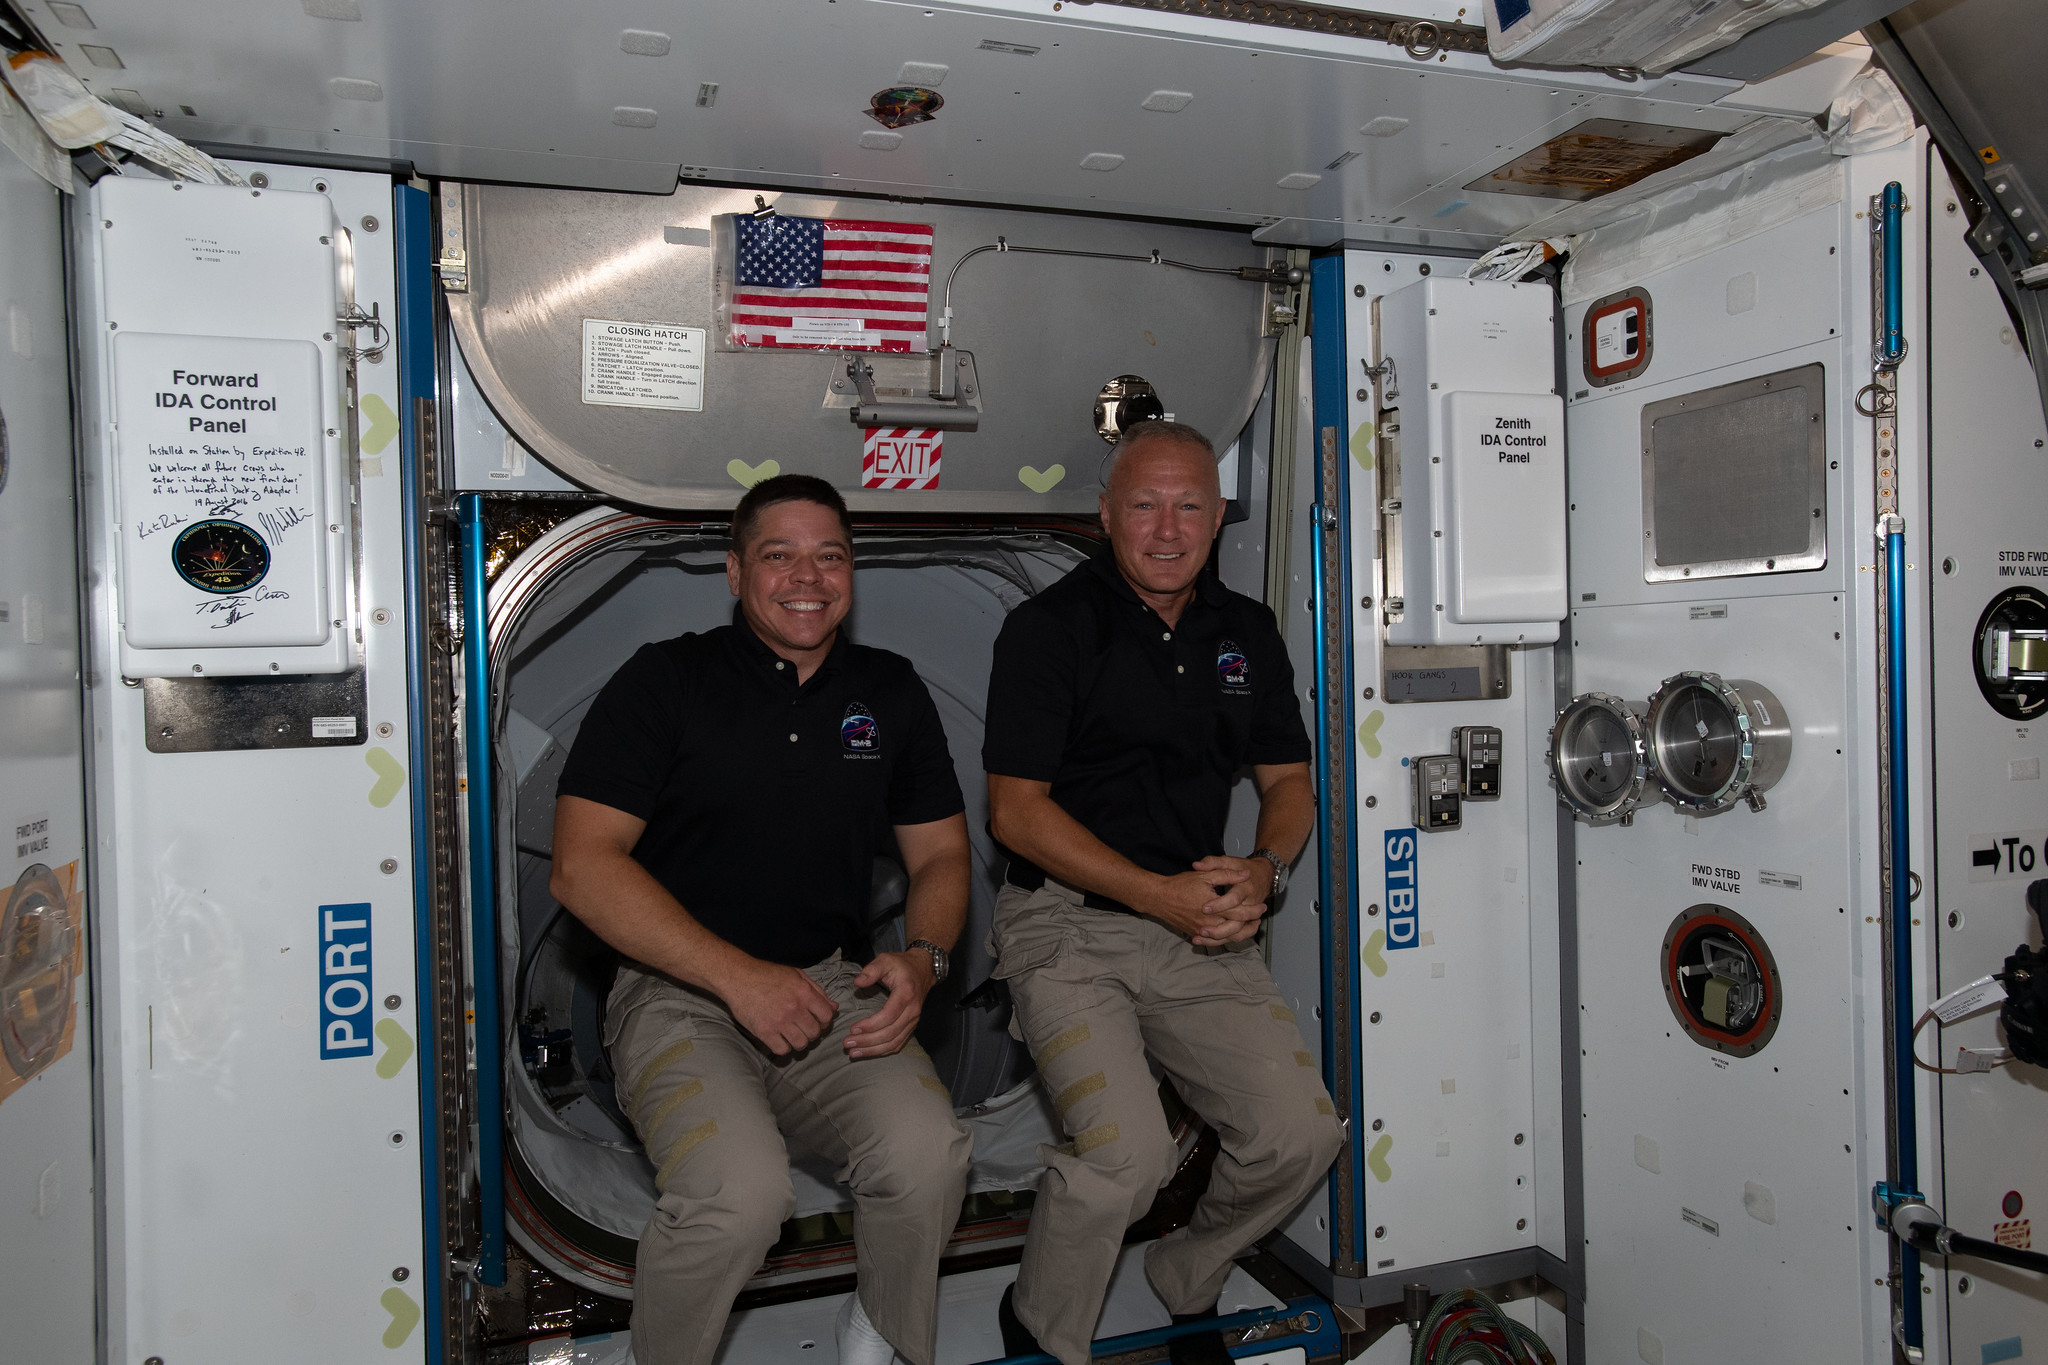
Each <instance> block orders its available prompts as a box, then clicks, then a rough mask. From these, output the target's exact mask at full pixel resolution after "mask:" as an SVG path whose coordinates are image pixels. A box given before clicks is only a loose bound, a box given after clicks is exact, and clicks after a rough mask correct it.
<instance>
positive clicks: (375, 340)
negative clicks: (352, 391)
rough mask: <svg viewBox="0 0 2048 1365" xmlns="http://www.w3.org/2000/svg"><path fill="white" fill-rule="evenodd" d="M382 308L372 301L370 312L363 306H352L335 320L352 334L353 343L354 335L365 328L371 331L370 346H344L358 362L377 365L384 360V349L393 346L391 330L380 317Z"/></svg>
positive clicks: (357, 304)
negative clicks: (364, 361) (364, 309)
mask: <svg viewBox="0 0 2048 1365" xmlns="http://www.w3.org/2000/svg"><path fill="white" fill-rule="evenodd" d="M382 306H383V305H381V304H379V303H377V302H376V301H374V300H372V301H371V303H370V311H369V312H367V313H365V312H364V311H363V306H362V305H361V304H359V303H356V304H350V305H349V308H348V311H347V312H345V313H342V314H341V315H340V316H339V317H337V318H335V320H334V321H335V322H336V324H337V325H339V326H341V327H343V328H345V329H346V330H347V331H348V332H349V333H351V336H350V341H351V343H353V341H354V336H353V333H356V332H359V331H361V330H362V329H363V328H365V327H368V328H369V329H370V336H371V344H370V345H368V346H356V345H353V344H351V345H348V346H344V347H343V348H342V349H343V350H344V351H346V352H347V353H348V354H349V355H350V356H352V357H354V358H356V359H358V360H367V361H369V362H370V363H371V364H372V365H375V364H376V363H377V362H378V361H380V360H382V359H383V358H384V349H385V347H387V346H389V345H390V344H391V329H390V328H389V327H386V326H385V325H384V319H383V318H382V317H381V316H379V313H380V310H381V309H382Z"/></svg>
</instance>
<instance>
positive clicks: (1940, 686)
mask: <svg viewBox="0 0 2048 1365" xmlns="http://www.w3.org/2000/svg"><path fill="white" fill-rule="evenodd" d="M1929 180H1930V182H1931V185H1932V186H1933V188H1931V189H1930V191H1929V205H1930V209H1931V211H1930V213H1929V214H1928V220H1927V223H1926V228H1927V236H1928V286H1929V289H1928V293H1929V297H1930V299H1931V311H1930V316H1929V322H1928V336H1927V347H1926V360H1927V365H1928V368H1929V389H1930V392H1931V393H1932V395H1933V405H1932V410H1931V412H1930V414H1929V416H1930V430H1929V440H1928V456H1929V462H1930V471H1931V472H1930V486H1931V488H1930V491H1931V499H1930V501H1931V507H1930V512H1931V520H1932V522H1933V528H1932V532H1933V538H1932V542H1931V544H1930V547H1929V549H1928V551H1927V555H1928V558H1929V559H1930V560H1931V561H1932V563H1933V564H1934V565H1936V566H1938V567H1937V569H1936V572H1935V573H1934V574H1933V575H1932V585H1931V588H1932V593H1933V612H1932V615H1933V631H1932V645H1933V659H1932V662H1933V672H1934V695H1933V699H1932V700H1933V706H1934V724H1935V728H1936V733H1937V734H1938V736H1939V739H1940V742H1939V743H1938V744H1937V745H1936V746H1935V751H1934V774H1933V776H1934V783H1935V795H1936V799H1937V801H1938V803H1939V804H1938V805H1937V807H1936V816H1937V830H1936V835H1935V861H1934V866H1933V868H1932V869H1930V870H1928V871H1927V872H1925V873H1923V875H1925V876H1926V879H1927V882H1928V885H1929V887H1930V888H1931V890H1932V892H1933V895H1932V896H1931V897H1930V898H1927V899H1925V900H1923V902H1922V903H1923V904H1926V905H1930V909H1931V913H1930V914H1929V915H1927V916H1926V918H1927V919H1928V921H1929V924H1930V925H1931V926H1932V933H1933V934H1935V935H1937V936H1938V939H1939V944H1938V951H1939V954H1940V984H1939V989H1940V990H1942V991H1944V992H1945V991H1951V990H1954V989H1956V988H1957V987H1958V986H1961V985H1963V984H1964V983H1965V982H1969V981H1973V980H1975V979H1976V978H1977V977H1979V976H1983V975H1985V974H1986V973H1988V972H1995V971H2000V970H2003V968H2004V965H2005V957H2006V954H2008V953H2010V952H2012V951H2013V949H2014V948H2015V947H2016V946H2017V945H2019V944H2020V943H2022V942H2025V943H2032V944H2035V945H2036V946H2038V945H2039V943H2040V930H2039V928H2038V927H2036V926H2035V924H2034V922H2033V917H2032V916H2031V915H2029V914H2028V913H2027V911H2026V908H2025V904H2024V901H2023V899H2022V898H2023V895H2024V893H2025V889H2026V886H2027V884H2028V882H2029V881H2030V880H2032V879H2033V878H2038V877H2048V865H2044V863H2048V860H2041V861H2037V862H2036V864H2035V868H2034V871H2033V875H2032V877H2028V876H2025V875H2022V876H2019V877H2015V878H2012V879H2010V880H1981V881H1980V880H1973V874H1974V873H1975V871H1976V869H1975V867H1974V866H1973V864H1972V862H1971V858H1970V853H1971V849H1972V847H1973V845H1981V844H1982V843H1983V840H1982V839H1980V838H1979V837H1978V836H1983V835H1991V834H1999V833H2004V832H2008V831H2014V830H2037V829H2048V786H2044V784H2043V782H2042V780H2041V779H2039V778H2038V777H2025V776H2022V774H2025V773H2028V772H2033V773H2038V772H2039V771H2040V770H2041V766H2042V759H2043V757H2044V756H2048V724H2043V723H2042V722H2044V721H2048V716H2043V717H2040V718H2039V719H2037V720H2035V721H2031V722H2028V721H2016V720H2012V719H2010V718H2008V717H2005V716H2002V715H2000V714H1999V713H1998V712H1996V711H1994V710H1992V708H1991V707H1990V706H1989V705H1988V704H1986V702H1985V701H1984V698H1983V696H1982V694H1981V693H1980V692H1979V691H1978V689H1977V683H1976V678H1975V677H1974V675H1973V671H1972V669H1971V656H1972V653H1973V650H1974V647H1975V635H1976V630H1977V621H1978V617H1979V616H1980V615H1981V614H1982V613H1983V611H1984V608H1985V606H1986V605H1987V604H1988V603H1989V602H1990V600H1991V599H1992V597H1993V596H1994V595H1996V594H1998V593H2000V592H2003V591H2005V590H2006V589H2008V588H2011V587H2014V586H2020V585H2031V586H2033V587H2035V588H2039V589H2048V578H2044V577H2043V570H2044V568H2048V561H2044V560H2035V561H2026V560H2018V561H2014V560H2012V559H2007V558H2004V556H2008V555H2011V554H2013V552H2015V551H2017V552H2020V553H2021V554H2025V553H2027V552H2032V553H2034V554H2036V555H2044V554H2048V520H2044V515H2043V514H2044V511H2048V448H2044V446H2043V445H2042V442H2043V441H2044V440H2048V429H2044V428H2043V425H2042V414H2041V404H2040V399H2039V397H2038V390H2037V389H2036V388H2035V386H2034V375H2033V372H2032V370H2031V368H2030V367H2029V365H2028V363H2027V358H2026V355H2025V352H2024V350H2023V348H2022V347H2021V346H2020V344H2019V341H2018V338H2017V337H2016V336H2014V329H2013V326H2012V318H2011V315H2010V314H2008V313H2007V312H2006V311H2005V308H2004V307H2003V305H2002V304H2001V303H2000V302H1999V299H1998V291H1997V289H1996V287H1995V286H1994V285H1993V284H1992V283H1991V281H1990V280H1989V279H1988V278H1987V277H1985V276H1984V275H1983V274H1982V273H1981V267H1980V266H1979V265H1978V264H1977V261H1976V259H1975V257H1973V256H1972V255H1971V253H1970V250H1969V246H1968V244H1967V243H1966V242H1965V241H1964V238H1963V229H1964V221H1963V216H1962V213H1961V212H1960V208H1961V205H1960V203H1959V202H1958V201H1959V200H1960V198H1961V196H1959V195H1958V194H1957V193H1956V192H1955V191H1954V190H1953V189H1952V188H1951V187H1950V186H1949V184H1948V183H1947V176H1946V174H1945V172H1944V171H1943V170H1942V169H1941V167H1940V165H1939V163H1938V162H1937V163H1935V165H1934V167H1933V169H1932V170H1931V171H1930V174H1929ZM1951 203H1955V204H1957V210H1958V211H1957V212H1953V213H1951V212H1949V211H1948V208H1947V206H1948V205H1949V204H1951ZM2026 569H2031V570H2032V574H2031V576H2022V571H2023V570H2026ZM2029 759H2031V760H2032V761H2033V765H2034V766H2033V767H2031V768H2029V767H2027V766H2026V764H2027V761H2028V760H2029ZM2015 765H2018V766H2015ZM2037 842H2038V841H2037ZM2037 852H2038V850H2037ZM2014 862H2015V864H2017V857H2016V856H2015V857H2014ZM2005 1041H2006V1040H2005V1037H2004V1031H2003V1030H2002V1029H2001V1028H2000V1027H1999V1024H1998V1014H1997V1011H1995V1010H1994V1011H1990V1012H1987V1013H1984V1014H1980V1015H1976V1016H1974V1017H1972V1018H1969V1019H1966V1020H1963V1021H1962V1022H1960V1023H1958V1024H1956V1025H1954V1026H1953V1027H1949V1028H1936V1027H1933V1026H1930V1027H1929V1028H1928V1029H1927V1031H1926V1032H1925V1033H1923V1034H1922V1035H1921V1040H1920V1052H1921V1055H1922V1056H1923V1057H1926V1058H1928V1059H1929V1060H1932V1059H1934V1058H1935V1056H1936V1055H1937V1053H1939V1055H1940V1056H1941V1057H1942V1058H1943V1059H1944V1060H1943V1065H1945V1066H1954V1065H1955V1063H1956V1053H1957V1051H1958V1049H1960V1048H1964V1047H1970V1048H1981V1049H1991V1048H2001V1047H2003V1046H2005ZM2043 1080H2044V1077H2043V1073H2042V1072H2041V1071H2040V1070H2039V1069H2038V1068H2035V1067H2030V1066H2026V1065H2021V1064H2015V1065H2013V1066H2008V1067H2004V1068H2001V1069H1999V1070H1997V1071H1992V1072H1989V1073H1985V1074H1980V1075H1972V1076H1948V1077H1943V1078H1942V1080H1941V1125H1942V1150H1941V1165H1940V1168H1939V1170H1938V1172H1937V1171H1933V1170H1930V1172H1929V1174H1928V1180H1929V1181H1930V1183H1932V1182H1933V1181H1935V1180H1936V1178H1937V1176H1938V1178H1939V1184H1938V1186H1936V1189H1937V1190H1938V1193H1937V1197H1936V1201H1935V1203H1936V1207H1938V1208H1940V1209H1941V1211H1942V1212H1943V1213H1944V1214H1945V1215H1946V1216H1947V1218H1948V1220H1949V1222H1950V1223H1951V1224H1953V1225H1954V1226H1955V1227H1956V1228H1958V1229H1959V1230H1961V1231H1962V1232H1965V1233H1967V1234H1969V1235H1970V1236H1973V1237H1982V1238H1986V1239H1994V1238H1998V1239H2003V1240H2010V1241H2012V1242H2014V1243H2015V1244H2020V1245H2030V1246H2031V1247H2032V1249H2033V1250H2036V1251H2039V1250H2042V1249H2043V1248H2044V1246H2048V1234H2044V1233H2043V1232H2041V1231H2038V1229H2042V1228H2044V1227H2048V1223H2044V1221H2043V1220H2044V1219H2048V1147H2044V1146H2043V1144H2042V1143H2041V1142H2040V1141H2038V1136H2039V1135H2040V1134H2041V1133H2042V1132H2043V1131H2048V1086H2044V1084H2043ZM2023 1135H2024V1136H2023ZM1930 1164H1931V1163H1930ZM2009 1202H2010V1203H2011V1204H2013V1205H2014V1206H2015V1207H2016V1209H2017V1211H2016V1212H2013V1213H2008V1212H2007V1211H2006V1209H2007V1205H2008V1203H2009ZM1938 1265H1939V1263H1937V1266H1938ZM1937 1273H1939V1271H1937ZM1941 1278H1942V1279H1945V1280H1946V1282H1947V1283H1946V1289H1947V1300H1948V1311H1949V1321H1950V1328H1949V1333H1950V1336H1949V1345H1950V1353H1951V1356H1952V1358H1953V1359H1955V1360H1957V1361H1964V1362H1975V1361H1978V1360H1991V1359H2002V1358H2015V1359H2026V1358H2027V1356H2025V1355H2019V1354H2017V1352H2019V1351H2027V1352H2029V1353H2032V1354H2039V1353H2040V1352H2041V1350H2042V1349H2043V1343H2044V1341H2048V1284H2044V1283H2043V1279H2042V1277H2041V1276H2038V1275H2029V1274H2027V1273H2025V1272H2024V1271H2012V1270H2003V1269H1998V1268H1994V1267H1990V1266H1986V1265H1983V1264H1981V1263H1975V1262H1971V1261H1968V1260H1963V1259H1957V1260H1955V1261H1952V1262H1950V1263H1949V1265H1948V1267H1947V1273H1946V1274H1945V1275H1942V1276H1941ZM1966 1291H1967V1292H1966ZM2008 1346H2010V1347H2011V1349H2012V1351H2013V1352H2014V1353H2015V1354H2013V1355H2012V1356H2010V1357H2007V1356H2006V1355H2004V1354H2002V1353H2003V1352H2004V1351H2005V1350H2006V1349H2007V1347H2008Z"/></svg>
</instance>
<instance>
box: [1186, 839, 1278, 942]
mask: <svg viewBox="0 0 2048 1365" xmlns="http://www.w3.org/2000/svg"><path fill="white" fill-rule="evenodd" d="M1195 871H1197V872H1225V871H1228V872H1238V873H1242V874H1243V876H1244V880H1243V881H1240V882H1238V883H1236V884H1235V885H1233V886H1227V887H1225V888H1224V889H1223V891H1222V892H1221V893H1220V894H1219V895H1218V896H1217V897H1216V899H1215V900H1213V901H1210V902H1209V903H1208V904H1207V905H1205V906H1203V907H1202V911H1203V913H1204V914H1206V915H1207V916H1208V917H1209V918H1210V920H1211V921H1212V922H1213V924H1212V927H1211V928H1209V929H1207V930H1206V931H1205V932H1203V933H1200V934H1197V935H1195V937H1194V939H1193V940H1192V941H1193V943H1194V945H1195V946H1196V947H1197V948H1214V947H1219V946H1221V945H1223V944H1226V943H1236V942H1239V941H1240V940H1243V939H1247V938H1250V937H1251V936H1252V935H1253V934H1256V933H1257V932H1258V931H1259V921H1260V920H1261V919H1263V918H1265V914H1266V903H1267V900H1268V898H1269V897H1270V896H1271V895H1272V894H1273V881H1274V878H1275V877H1276V876H1277V875H1278V874H1277V873H1276V872H1275V871H1274V868H1273V864H1271V863H1269V862H1267V861H1266V860H1265V859H1264V858H1230V857H1226V856H1224V855H1222V854H1218V855H1216V856H1214V857H1209V858H1203V859H1202V860H1201V861H1199V862H1197V863H1196V864H1195Z"/></svg>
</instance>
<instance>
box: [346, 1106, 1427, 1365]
mask: <svg viewBox="0 0 2048 1365" xmlns="http://www.w3.org/2000/svg"><path fill="white" fill-rule="evenodd" d="M1393 1148H1394V1135H1393V1134H1392V1133H1381V1134H1380V1140H1379V1141H1378V1142H1375V1143H1374V1144H1373V1145H1372V1150H1371V1151H1369V1152H1367V1153H1366V1154H1365V1169H1367V1170H1368V1171H1371V1172H1372V1178H1373V1179H1374V1180H1377V1181H1379V1182H1380V1184H1382V1185H1384V1184H1386V1183H1387V1182H1388V1181H1389V1180H1392V1179H1393V1178H1394V1168H1393V1167H1392V1166H1389V1165H1388V1164H1387V1153H1388V1152H1390V1151H1392V1150H1393ZM390 1339H391V1338H390V1337H388V1336H387V1337H385V1340H386V1341H387V1342H388V1341H389V1340H390Z"/></svg>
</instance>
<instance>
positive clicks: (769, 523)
mask: <svg viewBox="0 0 2048 1365" xmlns="http://www.w3.org/2000/svg"><path fill="white" fill-rule="evenodd" d="M725 581H726V584H727V585H728V586H729V587H730V588H731V589H732V593H733V596H735V597H737V598H739V599H740V610H742V611H744V612H745V613H746V615H747V624H748V625H750V626H752V627H753V628H754V633H755V634H756V635H758V636H760V637H761V640H762V642H763V643H764V644H766V645H767V646H768V647H769V648H770V649H772V650H774V651H775V652H776V653H777V654H779V655H781V656H782V657H783V658H785V659H787V660H789V661H790V662H791V663H793V664H795V665H796V666H797V668H798V670H799V673H798V676H799V677H809V676H810V673H811V670H812V669H814V668H816V667H817V666H818V664H820V663H821V662H823V661H824V658H825V655H826V654H827V653H829V652H830V651H831V649H832V639H833V636H834V634H835V633H836V632H837V631H838V629H839V623H840V622H841V621H844V620H845V619H846V613H847V612H848V611H850V610H852V608H853V547H852V546H851V545H849V544H847V541H846V531H845V529H844V528H843V527H842V526H840V524H839V514H838V513H837V512H834V511H833V510H832V509H831V508H829V507H824V506H820V505H819V504H818V503H815V502H779V503H776V504H775V505H773V506H772V507H767V508H764V509H762V511H761V514H760V516H759V517H758V518H757V519H756V520H755V522H754V525H753V528H752V531H751V533H750V534H749V535H748V537H747V543H746V544H745V545H744V546H740V547H737V548H735V549H733V550H731V551H729V552H728V553H727V554H726V556H725Z"/></svg>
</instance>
